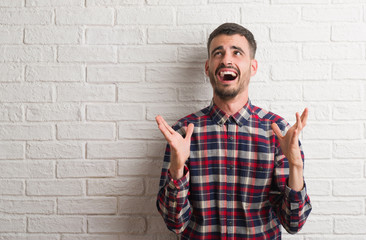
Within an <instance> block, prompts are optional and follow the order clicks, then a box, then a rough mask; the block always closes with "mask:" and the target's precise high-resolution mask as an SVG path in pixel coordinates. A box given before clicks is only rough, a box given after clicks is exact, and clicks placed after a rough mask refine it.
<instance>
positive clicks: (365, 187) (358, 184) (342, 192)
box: [333, 179, 366, 196]
mask: <svg viewBox="0 0 366 240" xmlns="http://www.w3.org/2000/svg"><path fill="white" fill-rule="evenodd" d="M333 194H334V196H366V181H365V180H364V179H355V180H353V179H352V180H349V179H344V180H334V183H333Z"/></svg>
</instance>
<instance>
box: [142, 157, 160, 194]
mask: <svg viewBox="0 0 366 240" xmlns="http://www.w3.org/2000/svg"><path fill="white" fill-rule="evenodd" d="M160 163H161V162H160ZM160 165H161V164H160ZM160 169H161V167H160ZM160 174H161V172H160V171H159V174H158V175H156V176H155V177H149V178H146V183H145V184H146V190H145V195H147V196H152V197H153V198H155V196H156V194H157V192H158V191H159V183H160Z"/></svg>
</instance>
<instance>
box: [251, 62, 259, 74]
mask: <svg viewBox="0 0 366 240" xmlns="http://www.w3.org/2000/svg"><path fill="white" fill-rule="evenodd" d="M250 64H251V66H250V70H251V71H250V75H251V76H252V77H253V76H254V75H255V74H256V73H257V70H258V62H257V60H256V59H254V58H253V59H252V60H250Z"/></svg>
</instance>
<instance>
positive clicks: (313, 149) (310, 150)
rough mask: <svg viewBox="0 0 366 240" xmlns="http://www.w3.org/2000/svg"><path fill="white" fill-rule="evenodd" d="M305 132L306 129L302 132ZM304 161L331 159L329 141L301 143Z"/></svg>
mask: <svg viewBox="0 0 366 240" xmlns="http://www.w3.org/2000/svg"><path fill="white" fill-rule="evenodd" d="M303 131H306V128H305V129H304V130H303ZM301 144H302V147H303V150H304V152H305V159H330V158H332V151H333V149H332V144H331V142H330V141H302V142H301Z"/></svg>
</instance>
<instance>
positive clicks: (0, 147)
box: [0, 142, 24, 160]
mask: <svg viewBox="0 0 366 240" xmlns="http://www.w3.org/2000/svg"><path fill="white" fill-rule="evenodd" d="M0 159H6V160H11V159H24V144H23V143H17V142H1V143H0Z"/></svg>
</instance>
